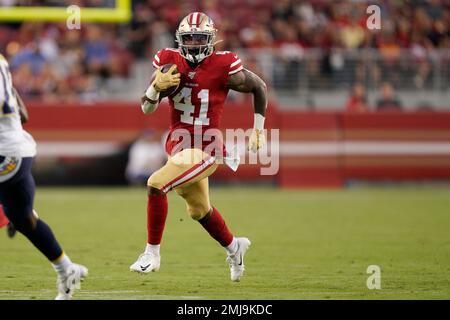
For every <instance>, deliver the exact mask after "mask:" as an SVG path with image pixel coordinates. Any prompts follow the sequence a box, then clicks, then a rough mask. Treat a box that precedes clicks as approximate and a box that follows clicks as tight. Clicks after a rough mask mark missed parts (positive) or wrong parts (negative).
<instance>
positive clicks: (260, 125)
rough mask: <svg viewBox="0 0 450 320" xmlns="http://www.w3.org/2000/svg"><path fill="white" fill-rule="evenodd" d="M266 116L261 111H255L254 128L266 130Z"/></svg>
mask: <svg viewBox="0 0 450 320" xmlns="http://www.w3.org/2000/svg"><path fill="white" fill-rule="evenodd" d="M265 119H266V118H265V117H264V116H263V115H261V114H259V113H255V115H254V120H253V129H258V130H264V120H265Z"/></svg>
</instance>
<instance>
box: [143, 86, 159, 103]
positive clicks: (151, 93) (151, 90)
mask: <svg viewBox="0 0 450 320" xmlns="http://www.w3.org/2000/svg"><path fill="white" fill-rule="evenodd" d="M145 95H146V96H147V98H149V99H150V100H152V101H156V102H157V101H158V99H159V92H158V91H156V89H155V87H154V86H153V83H152V84H151V85H150V87H148V88H147V91H145Z"/></svg>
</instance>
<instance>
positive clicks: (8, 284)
mask: <svg viewBox="0 0 450 320" xmlns="http://www.w3.org/2000/svg"><path fill="white" fill-rule="evenodd" d="M211 193H212V194H211V198H212V201H213V204H214V205H215V206H217V207H218V208H219V209H220V211H221V212H222V213H223V216H224V217H225V218H226V220H227V221H228V224H229V226H230V228H231V229H232V230H233V231H234V232H235V234H237V235H245V236H248V237H249V238H250V239H251V241H252V247H251V249H250V250H249V251H248V255H247V256H246V266H247V268H246V274H245V276H244V278H243V279H242V281H241V282H240V283H232V282H231V281H230V280H229V270H228V266H227V264H226V263H225V253H224V251H223V250H222V249H221V248H220V247H219V245H218V244H216V243H215V242H214V241H212V240H211V239H210V238H209V236H208V235H207V233H206V232H205V231H203V229H202V228H201V227H200V226H199V225H198V223H196V222H194V221H191V220H190V219H189V218H188V217H187V215H186V214H185V211H184V203H183V202H182V200H181V199H179V198H178V197H177V196H176V195H175V194H173V195H170V198H169V201H170V205H169V217H168V223H167V227H166V231H165V234H164V239H163V246H162V265H161V270H160V271H159V272H158V273H152V274H149V275H146V276H142V275H138V274H135V273H131V272H129V271H128V270H129V269H128V268H129V265H130V264H131V263H132V262H134V261H135V259H136V258H137V256H138V255H139V254H140V253H141V251H142V250H143V248H144V245H145V240H146V222H145V219H146V218H145V216H146V214H145V212H146V193H145V189H127V188H85V189H76V188H70V189H61V188H59V189H56V188H40V189H39V190H38V193H37V199H36V209H37V211H38V212H39V214H40V216H41V217H42V218H43V219H44V220H45V221H46V222H48V223H49V224H50V225H51V226H52V227H53V229H54V231H55V233H56V235H57V237H58V238H59V239H60V242H61V243H62V245H63V247H64V249H65V250H66V252H67V253H68V254H69V255H70V257H71V258H72V260H74V261H77V262H80V263H82V264H85V265H86V266H88V267H89V270H90V277H89V278H88V280H87V281H85V282H84V283H83V285H82V290H81V291H79V292H77V294H76V296H75V298H77V299H449V298H450V253H449V252H450V189H449V188H431V187H429V188H420V189H413V188H406V189H394V188H389V189H372V188H370V189H367V188H363V189H353V190H331V191H330V190H326V191H299V190H292V191H280V190H275V189H271V188H243V187H242V188H213V189H212V192H211ZM0 260H1V263H0V299H53V298H54V296H55V295H56V290H55V278H56V277H55V274H54V271H53V270H52V269H51V268H50V266H49V264H48V262H47V261H46V260H45V259H44V258H43V257H41V256H40V255H39V254H38V253H37V251H36V250H33V249H32V248H31V245H30V244H29V243H28V242H27V241H26V240H25V239H24V237H23V236H21V235H19V236H17V237H16V238H15V239H13V240H10V239H8V238H7V237H6V232H5V231H4V230H0ZM369 265H378V266H380V268H381V289H380V290H369V289H368V288H367V286H366V280H367V277H368V276H369V274H367V273H366V269H367V267H368V266H369Z"/></svg>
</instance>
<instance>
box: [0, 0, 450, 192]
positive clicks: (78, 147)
mask: <svg viewBox="0 0 450 320" xmlns="http://www.w3.org/2000/svg"><path fill="white" fill-rule="evenodd" d="M0 3H1V5H2V11H4V10H7V9H9V10H11V9H13V10H15V9H20V8H27V9H28V10H31V11H30V12H31V13H33V10H36V9H42V8H43V7H56V8H58V7H62V8H65V7H67V6H69V5H73V4H75V5H79V6H81V7H82V8H89V9H99V8H109V9H111V8H115V6H116V1H113V0H78V1H75V0H67V1H62V0H47V1H46V0H2V1H1V2H0ZM118 4H120V5H122V4H123V5H125V7H127V6H128V8H129V10H130V11H131V15H129V17H130V18H131V19H130V20H129V21H128V22H127V21H125V22H124V21H122V22H119V23H117V22H104V21H103V22H102V23H98V22H97V23H96V22H83V13H82V17H81V22H82V24H81V29H79V30H76V29H75V30H68V28H67V26H66V22H65V17H66V16H67V15H66V16H64V17H63V19H61V20H62V21H59V22H55V21H53V22H46V21H45V20H46V18H45V17H43V16H41V15H40V14H37V13H36V14H34V15H33V14H32V15H31V16H28V17H27V19H26V21H24V19H23V17H21V16H20V15H19V16H17V17H15V18H12V16H13V15H12V13H11V14H10V16H9V18H8V13H7V11H4V12H3V14H2V15H0V17H2V18H1V19H2V20H3V21H2V22H1V25H0V51H1V52H3V53H4V55H5V56H6V57H7V58H8V60H9V61H10V64H11V67H12V70H13V77H14V84H15V86H16V87H17V88H18V91H19V92H20V93H21V94H22V96H23V97H24V99H25V101H26V102H27V104H28V106H29V109H30V113H31V116H32V121H31V122H30V123H29V125H27V129H28V130H29V131H30V132H31V133H32V134H33V135H34V136H35V138H36V139H37V140H38V144H39V158H38V162H37V165H36V168H35V172H36V176H37V180H38V181H39V183H41V184H55V183H56V184H60V183H68V182H70V183H77V184H124V183H127V182H131V183H133V182H132V181H135V182H136V179H134V178H133V177H130V175H132V174H128V179H127V176H126V175H125V174H124V172H125V170H126V166H127V162H128V154H129V151H130V150H131V149H132V148H131V144H132V143H133V142H134V141H136V140H139V142H140V143H138V145H137V146H135V148H134V149H136V150H135V151H134V152H133V154H135V155H136V157H137V158H140V156H139V154H141V153H140V152H139V150H144V149H145V148H152V150H153V151H154V152H153V153H154V154H156V153H158V150H157V144H158V143H159V142H160V140H161V137H162V136H163V135H164V132H165V130H166V127H167V123H168V122H167V121H166V120H167V117H166V114H167V108H164V107H163V108H160V110H159V113H158V114H157V115H156V116H152V117H144V116H142V115H141V114H140V110H139V97H140V95H141V93H142V92H143V91H144V90H145V88H146V87H147V84H148V80H149V77H150V74H151V72H152V66H151V58H152V56H153V55H154V53H155V52H156V51H157V50H159V49H160V48H163V47H172V46H175V42H174V32H175V29H176V27H177V24H178V22H179V20H180V18H181V17H183V16H185V15H186V14H187V13H189V12H191V11H195V10H202V11H204V12H206V13H207V14H208V15H210V16H211V17H212V18H213V19H214V21H215V22H216V24H217V27H218V29H219V31H220V35H219V37H220V38H221V39H223V42H221V43H219V44H218V49H226V50H232V51H235V52H237V53H238V54H239V55H240V57H241V59H242V60H243V61H244V64H245V66H247V67H248V68H250V69H252V70H255V71H256V72H257V73H258V74H260V75H261V76H262V77H263V78H264V79H265V80H266V81H267V83H268V84H269V87H270V95H271V106H270V111H269V120H268V121H269V125H270V126H271V127H272V128H280V129H281V137H280V138H281V147H280V158H281V166H280V171H279V174H278V175H276V176H270V177H267V176H266V177H261V176H259V174H258V172H259V170H258V168H255V166H242V167H241V169H240V173H239V174H237V175H230V174H229V172H228V171H227V170H228V169H226V168H222V169H221V170H219V172H218V173H217V174H216V179H215V181H216V182H218V181H224V182H225V181H228V182H229V181H233V182H241V181H246V182H254V181H259V182H263V181H264V182H267V183H270V184H276V185H280V186H285V187H299V186H300V187H301V186H304V187H330V186H333V187H335V186H343V185H345V184H346V183H347V182H349V181H354V180H364V181H379V180H383V181H384V180H388V181H397V180H402V181H403V180H415V181H417V180H421V181H423V180H430V179H433V180H436V179H439V180H442V179H448V178H450V145H449V140H450V113H449V110H450V94H449V90H448V89H449V87H450V36H449V32H450V29H449V28H450V27H449V25H450V7H449V3H448V2H447V1H440V0H411V1H372V2H371V3H370V4H377V5H379V6H380V8H381V22H382V26H381V30H369V29H368V28H367V27H366V20H367V18H368V16H369V15H368V14H367V13H366V8H367V6H368V3H367V2H366V1H322V0H315V1H297V0H281V1H276V2H274V1H269V0H258V1H256V0H244V1H241V0H240V1H235V0H230V1H224V2H219V1H217V0H206V1H169V2H168V1H162V0H148V1H145V0H133V1H126V0H125V1H119V2H118V3H117V5H118ZM83 10H85V9H83ZM11 12H13V11H11ZM126 16H127V15H125V18H122V19H125V20H126ZM111 20H113V18H112V16H111ZM93 21H95V19H93ZM226 111H227V112H225V119H224V121H223V127H224V128H226V127H236V126H240V127H243V128H246V127H250V126H251V121H252V118H251V106H250V100H249V97H246V96H245V95H241V94H231V95H230V97H229V102H228V106H227V110H226ZM247 111H248V112H247ZM149 129H150V130H149ZM134 149H133V150H134ZM140 159H141V161H139V159H137V160H136V161H135V162H134V165H131V166H134V167H136V169H135V170H134V171H138V170H139V169H138V168H139V167H142V164H140V163H142V162H143V161H144V159H143V158H142V157H141V158H140ZM105 160H107V161H105ZM160 161H162V160H161V156H154V157H153V158H152V159H150V160H148V163H150V162H152V163H153V166H157V165H158V163H160ZM144 162H145V161H144ZM147 166H150V164H147ZM129 170H132V169H129ZM141 171H142V169H141ZM137 174H138V173H135V174H134V175H135V176H136V175H137Z"/></svg>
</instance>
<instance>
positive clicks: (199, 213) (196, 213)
mask: <svg viewBox="0 0 450 320" xmlns="http://www.w3.org/2000/svg"><path fill="white" fill-rule="evenodd" d="M210 209H211V208H210V207H209V206H207V205H204V204H195V205H188V206H187V213H188V214H189V216H190V217H191V218H192V219H194V220H200V219H202V218H203V217H204V216H206V214H207V213H208V212H209V210H210Z"/></svg>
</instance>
